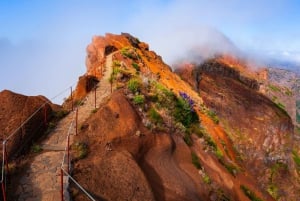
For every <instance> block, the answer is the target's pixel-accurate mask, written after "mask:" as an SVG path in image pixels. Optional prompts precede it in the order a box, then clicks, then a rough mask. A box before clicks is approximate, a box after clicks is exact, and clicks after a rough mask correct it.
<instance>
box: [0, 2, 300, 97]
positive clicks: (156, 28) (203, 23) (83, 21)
mask: <svg viewBox="0 0 300 201" xmlns="http://www.w3.org/2000/svg"><path fill="white" fill-rule="evenodd" d="M0 5H1V6H0V12H1V17H0V24H1V25H2V28H1V29H0V70H1V71H0V76H1V77H0V90H3V89H9V90H12V91H15V92H18V93H22V94H26V95H38V94H43V95H45V96H47V97H48V98H51V97H53V96H55V95H56V94H58V93H59V92H60V91H62V90H64V89H66V88H68V87H70V86H71V85H73V86H74V84H75V83H76V82H77V79H78V77H79V76H80V75H82V74H84V73H85V71H86V67H85V56H86V46H87V45H88V44H89V43H90V42H91V39H92V37H93V36H94V35H104V34H105V33H106V32H110V33H116V34H119V33H121V32H128V33H131V34H132V35H134V36H136V37H138V38H139V39H140V40H141V41H145V42H146V43H148V44H149V45H150V49H152V50H154V51H155V52H157V53H158V54H159V55H161V56H162V58H163V60H164V61H165V62H166V63H167V64H169V65H172V64H174V63H176V62H178V61H180V60H183V59H190V60H191V61H195V62H199V61H200V62H201V61H202V60H203V59H206V58H209V57H211V56H213V55H216V54H222V53H229V54H234V55H240V54H242V55H243V54H246V55H250V56H251V57H255V58H260V57H261V58H274V57H276V58H282V60H284V59H288V60H290V61H293V62H297V61H298V62H300V56H299V55H300V53H299V52H300V50H299V47H300V42H299V38H298V36H299V35H300V30H297V29H295V24H298V21H299V20H298V19H299V18H297V17H294V18H295V19H294V18H293V16H290V15H298V14H297V13H298V10H299V9H297V6H293V5H291V3H286V1H281V0H275V1H269V0H267V1H260V0H254V1H247V2H241V1H238V0H229V1H226V4H225V3H224V1H222V0H216V1H204V0H199V1H198V0H197V1H196V0H191V1H184V0H173V1H171V0H167V1H160V0H153V1H147V0H146V1H137V0H133V1H130V2H124V1H118V0H113V1H109V2H108V1H96V0H87V1H84V2H83V1H76V0H75V1H70V0H66V1H59V0H53V1H49V2H44V1H37V0H32V1H30V3H28V2H20V3H18V4H13V3H11V4H10V3H9V2H0ZM270 5H272V6H270ZM286 10H289V12H286ZM16 13H18V14H16ZM282 19H288V22H289V23H286V22H283V23H281V21H282ZM274 24H276V25H278V26H274ZM251 57H249V58H251ZM261 60H262V61H264V59H261ZM64 96H68V94H65V95H64ZM61 99H62V98H61Z"/></svg>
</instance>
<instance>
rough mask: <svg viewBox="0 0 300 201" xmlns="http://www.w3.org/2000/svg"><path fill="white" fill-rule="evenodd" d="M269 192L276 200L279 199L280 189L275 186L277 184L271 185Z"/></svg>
mask: <svg viewBox="0 0 300 201" xmlns="http://www.w3.org/2000/svg"><path fill="white" fill-rule="evenodd" d="M267 191H268V193H269V194H270V195H271V196H272V197H273V198H274V199H275V200H277V199H278V198H279V195H278V188H277V186H275V184H270V185H269V186H268V188H267Z"/></svg>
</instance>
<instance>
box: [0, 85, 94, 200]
mask: <svg viewBox="0 0 300 201" xmlns="http://www.w3.org/2000/svg"><path fill="white" fill-rule="evenodd" d="M75 84H76V83H74V84H72V86H74V85H75ZM72 86H71V87H68V88H66V89H64V90H62V91H61V92H59V93H58V94H57V95H55V96H54V97H53V98H51V99H50V100H49V101H46V102H44V103H43V104H42V105H41V106H40V107H39V108H38V109H36V110H35V111H34V112H33V113H32V114H31V115H30V116H29V117H28V118H27V119H26V120H25V121H23V122H22V123H21V125H20V126H19V127H18V128H16V129H15V130H14V131H13V132H12V133H11V134H10V135H9V136H7V137H6V138H5V139H4V140H3V142H2V164H1V166H2V170H1V180H0V183H1V191H2V198H3V201H7V184H6V183H7V182H6V180H7V175H8V174H9V163H8V162H9V161H8V159H9V157H8V154H7V143H8V142H9V141H10V140H11V139H12V138H13V137H14V136H15V135H17V134H18V133H19V131H20V129H22V128H23V127H24V126H25V125H26V124H27V123H28V122H29V121H30V120H31V119H32V118H33V117H34V116H35V115H36V114H37V113H38V112H39V111H41V109H42V108H45V107H46V105H47V104H51V101H52V100H54V99H56V98H58V97H60V96H61V95H62V94H64V93H65V92H66V91H67V90H69V89H71V94H70V98H71V111H74V107H76V110H75V111H76V113H75V118H73V120H72V121H71V124H70V127H69V129H68V132H67V142H66V147H65V150H64V156H63V160H62V164H61V167H60V169H61V200H62V201H64V193H63V188H64V186H63V177H64V175H66V176H67V177H68V179H70V180H72V182H73V183H74V184H75V185H76V186H77V187H78V188H79V189H80V190H81V191H82V192H83V193H84V194H85V195H86V196H87V197H88V198H89V199H90V200H92V201H96V199H95V198H93V197H92V196H91V195H90V194H89V193H88V192H87V191H86V190H85V189H84V188H83V187H82V186H81V185H80V184H79V183H78V182H77V181H76V180H75V179H74V178H73V177H72V176H71V175H70V164H71V159H70V134H71V128H72V127H73V124H74V121H75V130H76V134H75V135H77V131H78V123H77V122H78V108H79V107H78V106H74V101H73V90H72ZM93 90H94V107H95V108H96V106H97V105H96V102H97V97H96V95H97V93H96V90H97V85H95V87H94V89H93ZM90 92H92V90H91V91H90ZM81 103H83V100H81V101H80V102H79V104H78V105H81ZM46 111H47V110H46V109H44V112H45V114H44V118H45V119H44V121H45V124H46V121H47V119H46V117H47V114H46ZM66 155H67V170H66V169H65V168H64V163H65V157H66Z"/></svg>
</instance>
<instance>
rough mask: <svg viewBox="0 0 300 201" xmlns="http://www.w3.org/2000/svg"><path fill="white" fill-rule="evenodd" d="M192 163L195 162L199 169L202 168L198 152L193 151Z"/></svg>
mask: <svg viewBox="0 0 300 201" xmlns="http://www.w3.org/2000/svg"><path fill="white" fill-rule="evenodd" d="M191 155H192V163H193V164H194V166H195V167H196V168H197V169H199V170H200V169H201V168H202V166H201V164H200V161H199V158H198V156H197V154H196V153H195V152H192V154H191Z"/></svg>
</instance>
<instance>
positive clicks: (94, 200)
mask: <svg viewBox="0 0 300 201" xmlns="http://www.w3.org/2000/svg"><path fill="white" fill-rule="evenodd" d="M96 89H97V86H95V87H94V90H96ZM95 98H96V95H95ZM82 102H83V100H81V101H80V103H82ZM95 102H96V101H95ZM79 105H81V104H79ZM75 110H76V113H75V117H74V118H73V120H72V121H71V123H70V126H69V129H68V132H67V139H66V147H65V150H64V155H63V159H62V163H61V167H60V169H61V181H63V176H64V175H63V174H65V175H66V176H68V178H70V179H71V180H72V181H73V182H74V184H76V185H77V187H78V188H79V189H80V190H81V191H82V192H83V193H85V194H86V196H87V197H88V198H89V199H90V200H92V201H96V199H95V198H93V197H92V196H91V195H90V194H89V193H88V192H87V191H86V190H85V189H84V188H83V187H82V186H81V185H80V184H79V183H78V182H77V181H76V180H75V179H74V178H73V177H72V176H71V175H70V174H69V171H70V168H69V164H70V158H69V157H68V161H67V168H68V170H65V169H64V164H65V162H66V161H65V159H66V154H68V156H69V151H70V148H69V138H70V135H71V129H72V127H73V124H74V120H75V121H76V124H75V125H76V127H77V118H78V106H77V107H76V109H75ZM75 129H77V128H75ZM61 185H62V186H61V192H62V200H63V183H62V184H61Z"/></svg>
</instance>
